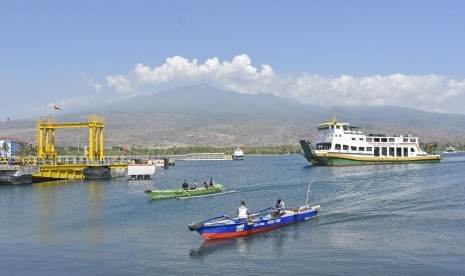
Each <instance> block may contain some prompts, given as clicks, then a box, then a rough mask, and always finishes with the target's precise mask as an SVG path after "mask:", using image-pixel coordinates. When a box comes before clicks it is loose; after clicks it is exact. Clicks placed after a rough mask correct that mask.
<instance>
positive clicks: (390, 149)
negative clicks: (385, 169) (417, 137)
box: [389, 148, 394, 156]
mask: <svg viewBox="0 0 465 276" xmlns="http://www.w3.org/2000/svg"><path fill="white" fill-rule="evenodd" d="M389 156H394V148H389Z"/></svg>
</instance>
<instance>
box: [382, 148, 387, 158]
mask: <svg viewBox="0 0 465 276" xmlns="http://www.w3.org/2000/svg"><path fill="white" fill-rule="evenodd" d="M381 155H382V156H387V148H386V147H382V148H381Z"/></svg>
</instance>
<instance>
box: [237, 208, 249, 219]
mask: <svg viewBox="0 0 465 276" xmlns="http://www.w3.org/2000/svg"><path fill="white" fill-rule="evenodd" d="M237 211H238V212H239V218H240V219H245V218H248V217H249V215H248V214H247V213H248V211H249V210H248V209H247V207H245V206H239V208H237Z"/></svg>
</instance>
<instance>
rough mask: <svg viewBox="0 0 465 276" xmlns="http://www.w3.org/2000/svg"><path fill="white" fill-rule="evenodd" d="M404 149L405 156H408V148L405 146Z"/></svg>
mask: <svg viewBox="0 0 465 276" xmlns="http://www.w3.org/2000/svg"><path fill="white" fill-rule="evenodd" d="M403 149H404V156H408V148H403Z"/></svg>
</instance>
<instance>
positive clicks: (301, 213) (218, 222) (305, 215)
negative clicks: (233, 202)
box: [189, 186, 320, 240]
mask: <svg viewBox="0 0 465 276" xmlns="http://www.w3.org/2000/svg"><path fill="white" fill-rule="evenodd" d="M309 191H310V186H309V187H308V190H307V202H308V192H309ZM273 209H274V208H272V207H270V208H266V209H263V210H261V211H258V212H256V213H254V214H252V215H251V217H250V218H248V219H240V218H237V217H236V218H231V217H228V216H226V215H220V216H217V217H214V218H210V219H207V220H205V221H203V222H198V223H193V224H190V225H189V230H191V231H197V232H198V233H199V234H200V235H201V236H202V237H204V238H205V239H207V240H210V239H221V238H233V237H241V236H247V235H251V234H255V233H257V232H262V231H267V230H271V229H274V228H278V227H281V226H285V225H289V224H294V223H297V222H301V221H305V220H308V219H310V218H311V217H314V216H316V215H317V214H318V211H319V210H320V205H315V206H310V205H308V204H307V203H306V204H305V205H303V206H300V207H295V208H286V210H285V212H284V214H282V215H278V216H276V215H275V214H274V212H270V211H271V210H273Z"/></svg>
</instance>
